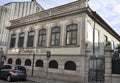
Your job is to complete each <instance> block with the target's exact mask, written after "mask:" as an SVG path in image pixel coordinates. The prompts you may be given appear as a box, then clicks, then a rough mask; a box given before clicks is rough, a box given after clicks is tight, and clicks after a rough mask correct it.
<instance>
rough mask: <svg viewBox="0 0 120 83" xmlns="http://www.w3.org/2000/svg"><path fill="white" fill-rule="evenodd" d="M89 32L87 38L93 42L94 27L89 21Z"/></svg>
mask: <svg viewBox="0 0 120 83" xmlns="http://www.w3.org/2000/svg"><path fill="white" fill-rule="evenodd" d="M87 32H88V36H87V40H88V41H89V42H90V43H93V28H92V26H91V25H90V24H89V23H88V31H87Z"/></svg>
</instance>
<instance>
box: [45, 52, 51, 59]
mask: <svg viewBox="0 0 120 83" xmlns="http://www.w3.org/2000/svg"><path fill="white" fill-rule="evenodd" d="M50 56H51V52H50V51H47V52H46V58H47V59H49V58H50Z"/></svg>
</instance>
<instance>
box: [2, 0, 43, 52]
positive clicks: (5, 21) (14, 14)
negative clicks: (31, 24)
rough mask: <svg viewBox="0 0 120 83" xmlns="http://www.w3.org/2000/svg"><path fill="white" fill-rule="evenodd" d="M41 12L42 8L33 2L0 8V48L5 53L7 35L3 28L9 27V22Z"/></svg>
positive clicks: (9, 4)
mask: <svg viewBox="0 0 120 83" xmlns="http://www.w3.org/2000/svg"><path fill="white" fill-rule="evenodd" d="M42 10H43V8H42V7H41V6H40V5H39V4H38V3H37V2H36V1H35V0H32V1H28V2H10V3H7V4H4V5H2V6H0V47H2V48H3V50H4V52H5V53H6V49H7V48H6V47H7V43H8V33H9V32H8V30H6V28H5V27H7V26H10V20H13V19H17V18H21V17H24V16H26V15H30V14H33V13H36V12H40V11H42Z"/></svg>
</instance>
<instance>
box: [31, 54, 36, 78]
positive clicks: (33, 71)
mask: <svg viewBox="0 0 120 83" xmlns="http://www.w3.org/2000/svg"><path fill="white" fill-rule="evenodd" d="M34 63H35V53H33V63H32V73H31V77H33V72H34Z"/></svg>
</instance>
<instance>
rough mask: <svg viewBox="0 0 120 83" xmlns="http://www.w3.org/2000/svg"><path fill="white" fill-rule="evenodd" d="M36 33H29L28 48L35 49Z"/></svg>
mask: <svg viewBox="0 0 120 83" xmlns="http://www.w3.org/2000/svg"><path fill="white" fill-rule="evenodd" d="M34 33H35V32H34V31H30V32H29V33H28V40H27V47H33V44H34Z"/></svg>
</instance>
